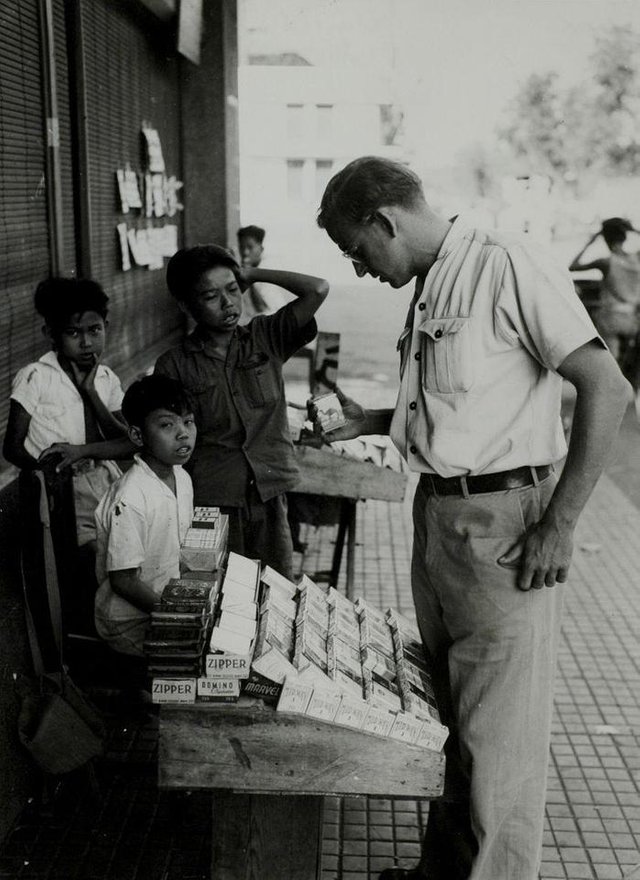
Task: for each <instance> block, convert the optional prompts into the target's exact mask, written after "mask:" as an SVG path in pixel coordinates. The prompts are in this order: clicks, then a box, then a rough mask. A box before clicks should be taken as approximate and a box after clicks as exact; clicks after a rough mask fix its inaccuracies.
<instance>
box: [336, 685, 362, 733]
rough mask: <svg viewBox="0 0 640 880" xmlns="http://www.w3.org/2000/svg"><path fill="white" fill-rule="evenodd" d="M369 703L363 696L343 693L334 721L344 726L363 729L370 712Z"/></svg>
mask: <svg viewBox="0 0 640 880" xmlns="http://www.w3.org/2000/svg"><path fill="white" fill-rule="evenodd" d="M369 708H370V707H369V704H368V703H367V702H366V701H365V700H363V699H362V698H361V697H354V696H352V695H349V694H344V693H343V694H342V695H341V698H340V705H339V706H338V711H337V712H336V716H335V718H334V721H335V723H336V724H342V725H343V726H344V727H352V728H354V729H355V730H362V729H363V727H364V724H365V721H366V718H367V715H368V714H369Z"/></svg>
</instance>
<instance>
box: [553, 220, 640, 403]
mask: <svg viewBox="0 0 640 880" xmlns="http://www.w3.org/2000/svg"><path fill="white" fill-rule="evenodd" d="M629 232H637V230H635V229H634V228H633V226H632V225H631V223H630V222H629V221H628V220H625V219H624V218H622V217H611V218H610V219H609V220H605V221H604V222H603V224H602V226H601V228H600V229H599V230H598V232H596V233H594V235H592V236H591V238H590V239H589V241H588V242H587V243H586V245H585V246H584V247H583V248H582V250H581V251H580V253H579V254H577V255H576V256H575V257H574V259H573V260H572V262H571V265H570V266H569V269H570V271H571V272H581V271H585V270H587V269H597V270H598V271H599V272H602V283H601V286H600V298H599V304H598V307H597V309H596V310H595V311H594V315H593V320H594V322H595V324H596V327H597V328H598V331H599V332H600V335H601V336H602V338H603V339H604V341H605V342H606V344H607V346H608V348H609V351H610V352H611V354H612V355H613V356H614V357H615V359H616V360H617V361H618V363H619V364H621V365H622V366H624V367H625V371H626V372H627V374H629V373H631V375H628V378H629V379H631V380H632V381H633V384H634V387H637V385H638V381H637V380H638V376H637V372H638V366H637V363H636V361H637V351H636V347H637V337H638V332H640V316H639V310H640V252H637V253H628V252H627V251H626V250H625V247H624V246H625V243H626V239H627V234H628V233H629ZM601 235H602V237H603V238H604V240H605V242H606V244H607V247H608V248H609V250H610V252H611V253H610V255H609V256H608V257H600V258H599V259H597V260H591V261H590V262H583V261H582V259H581V258H582V256H583V254H584V253H585V252H586V251H587V250H588V249H589V248H590V247H591V245H592V244H593V243H594V242H595V241H596V240H597V239H598V238H599V237H600V236H601Z"/></svg>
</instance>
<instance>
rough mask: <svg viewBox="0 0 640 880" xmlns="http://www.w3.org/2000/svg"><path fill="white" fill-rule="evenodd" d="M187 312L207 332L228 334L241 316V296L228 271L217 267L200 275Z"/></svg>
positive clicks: (224, 267)
mask: <svg viewBox="0 0 640 880" xmlns="http://www.w3.org/2000/svg"><path fill="white" fill-rule="evenodd" d="M186 308H187V310H188V312H189V313H190V315H191V317H192V318H193V319H194V321H196V322H197V323H198V324H200V325H201V326H202V327H205V328H206V329H207V330H212V331H214V332H217V333H224V332H229V333H231V332H232V331H233V330H234V329H235V327H236V325H237V323H238V320H239V319H240V315H241V314H242V292H241V290H240V287H239V286H238V282H237V281H236V276H235V275H234V274H233V272H232V271H231V269H228V268H227V267H226V266H216V268H215V269H209V270H208V271H207V272H205V273H204V274H203V275H201V276H200V278H199V279H198V281H197V283H196V285H195V287H194V289H193V291H192V293H191V296H190V297H189V299H188V301H187V303H186Z"/></svg>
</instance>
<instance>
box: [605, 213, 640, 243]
mask: <svg viewBox="0 0 640 880" xmlns="http://www.w3.org/2000/svg"><path fill="white" fill-rule="evenodd" d="M627 232H633V226H632V225H631V223H630V222H629V221H628V220H626V219H625V218H624V217H609V219H608V220H603V221H602V237H603V238H604V240H605V241H606V243H607V245H608V246H609V247H613V245H616V244H622V242H623V241H624V240H625V239H626V237H627Z"/></svg>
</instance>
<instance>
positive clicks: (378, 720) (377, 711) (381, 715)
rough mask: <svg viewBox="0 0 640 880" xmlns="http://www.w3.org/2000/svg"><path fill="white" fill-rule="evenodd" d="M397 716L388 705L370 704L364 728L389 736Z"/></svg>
mask: <svg viewBox="0 0 640 880" xmlns="http://www.w3.org/2000/svg"><path fill="white" fill-rule="evenodd" d="M395 718H396V716H395V714H394V713H393V712H391V711H389V709H387V708H386V707H380V706H374V705H370V706H369V711H368V712H367V715H366V718H365V719H364V721H363V723H362V729H363V730H365V731H366V732H367V733H375V734H376V735H377V736H389V734H390V733H391V728H392V727H393V722H394V721H395Z"/></svg>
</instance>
